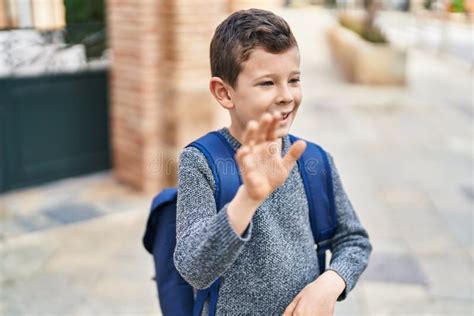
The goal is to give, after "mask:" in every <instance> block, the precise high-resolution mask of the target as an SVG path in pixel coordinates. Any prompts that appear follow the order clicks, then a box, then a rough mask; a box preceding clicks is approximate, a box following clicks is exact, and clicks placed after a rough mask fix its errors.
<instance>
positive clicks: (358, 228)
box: [327, 154, 372, 301]
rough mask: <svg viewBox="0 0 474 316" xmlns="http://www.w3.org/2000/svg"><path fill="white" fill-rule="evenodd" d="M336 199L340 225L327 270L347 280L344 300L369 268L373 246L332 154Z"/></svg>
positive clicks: (340, 297)
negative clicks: (347, 192)
mask: <svg viewBox="0 0 474 316" xmlns="http://www.w3.org/2000/svg"><path fill="white" fill-rule="evenodd" d="M328 157H329V164H330V167H331V173H332V179H333V189H334V199H335V204H336V214H337V219H338V225H337V228H336V233H335V235H334V237H333V238H332V240H331V253H332V256H331V262H330V264H329V267H328V268H327V270H333V271H335V272H336V273H337V274H339V275H340V276H341V277H342V279H344V281H345V283H346V288H345V289H344V291H343V292H342V293H341V295H340V296H339V297H338V299H337V300H338V301H342V300H344V299H345V298H346V297H347V294H348V293H349V292H350V291H351V290H352V289H353V288H354V286H355V285H356V283H357V280H358V279H359V277H360V275H361V274H362V272H364V270H365V268H366V267H367V264H368V261H369V256H370V254H371V252H372V245H371V243H370V241H369V235H368V233H367V231H366V230H365V229H364V227H362V225H361V223H360V221H359V219H358V217H357V214H356V213H355V211H354V208H353V207H352V204H351V202H350V201H349V198H348V196H347V194H346V192H345V190H344V188H343V186H342V182H341V179H340V177H339V173H338V171H337V168H336V166H335V164H334V160H333V158H332V156H331V155H330V154H328Z"/></svg>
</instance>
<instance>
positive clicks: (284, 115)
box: [281, 111, 293, 121]
mask: <svg viewBox="0 0 474 316" xmlns="http://www.w3.org/2000/svg"><path fill="white" fill-rule="evenodd" d="M292 112H293V111H290V112H286V113H282V114H281V115H282V117H281V119H282V121H284V120H286V119H287V118H288V117H289V116H290V114H291V113H292Z"/></svg>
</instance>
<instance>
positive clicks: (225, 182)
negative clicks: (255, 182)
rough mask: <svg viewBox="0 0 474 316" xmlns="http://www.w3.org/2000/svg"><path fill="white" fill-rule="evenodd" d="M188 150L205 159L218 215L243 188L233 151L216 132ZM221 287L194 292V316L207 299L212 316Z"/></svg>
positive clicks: (200, 139)
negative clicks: (211, 178)
mask: <svg viewBox="0 0 474 316" xmlns="http://www.w3.org/2000/svg"><path fill="white" fill-rule="evenodd" d="M187 147H195V148H197V149H199V150H200V151H201V152H202V153H203V154H204V156H205V157H206V159H207V162H208V165H209V167H210V168H211V170H212V174H213V176H214V182H215V186H216V189H215V192H214V199H215V201H216V208H217V211H219V210H220V209H221V208H222V207H224V205H226V204H227V203H229V202H230V201H232V199H233V198H234V196H235V194H236V193H237V190H238V189H239V187H240V185H241V184H242V180H241V178H240V173H239V169H238V166H237V163H236V162H235V159H234V155H235V151H234V149H233V148H232V147H231V146H230V144H229V143H228V142H227V140H226V139H225V137H224V136H223V135H222V134H220V133H218V132H215V131H214V132H210V133H208V134H206V135H205V136H203V137H201V138H199V139H198V140H196V141H194V142H192V143H191V144H189V145H188V146H187ZM220 283H221V278H218V279H217V280H216V281H214V283H213V284H212V285H211V286H210V287H208V288H206V289H202V290H198V291H197V294H196V301H195V304H194V310H193V315H194V316H199V315H201V312H202V308H203V307H204V303H205V302H206V300H207V298H208V297H209V296H210V302H209V316H214V315H215V313H216V307H217V298H218V294H219V286H220Z"/></svg>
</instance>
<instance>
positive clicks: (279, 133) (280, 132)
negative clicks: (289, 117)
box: [275, 126, 290, 138]
mask: <svg viewBox="0 0 474 316" xmlns="http://www.w3.org/2000/svg"><path fill="white" fill-rule="evenodd" d="M289 132H290V126H282V127H280V128H279V129H277V130H276V133H275V134H276V137H277V138H281V137H285V136H286V135H288V133H289Z"/></svg>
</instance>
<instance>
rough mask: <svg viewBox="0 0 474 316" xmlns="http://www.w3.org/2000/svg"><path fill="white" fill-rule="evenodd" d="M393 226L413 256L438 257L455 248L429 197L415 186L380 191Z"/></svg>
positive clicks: (454, 242)
mask: <svg viewBox="0 0 474 316" xmlns="http://www.w3.org/2000/svg"><path fill="white" fill-rule="evenodd" d="M382 193H383V195H384V197H385V199H386V201H387V203H388V205H389V207H390V210H391V211H390V217H391V218H392V220H393V223H394V225H396V226H397V227H398V229H399V232H400V236H403V237H404V238H405V239H406V240H407V242H408V243H409V245H410V248H411V249H412V250H413V252H415V253H416V254H440V253H444V252H445V251H446V249H455V248H459V246H458V245H457V242H456V240H455V239H454V238H453V237H452V235H451V234H450V233H449V231H448V230H447V229H445V224H444V221H443V218H442V217H441V216H440V214H439V213H438V212H437V209H436V207H435V206H434V205H433V204H432V203H431V200H430V199H429V197H428V196H427V195H426V194H425V193H424V192H423V191H421V190H420V189H419V188H418V187H410V186H400V187H386V188H384V189H383V191H382Z"/></svg>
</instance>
